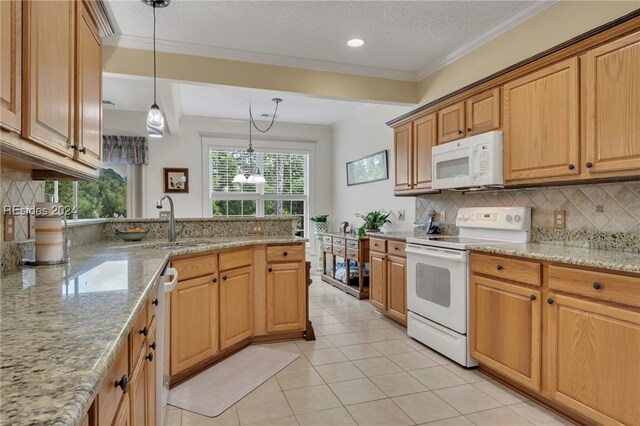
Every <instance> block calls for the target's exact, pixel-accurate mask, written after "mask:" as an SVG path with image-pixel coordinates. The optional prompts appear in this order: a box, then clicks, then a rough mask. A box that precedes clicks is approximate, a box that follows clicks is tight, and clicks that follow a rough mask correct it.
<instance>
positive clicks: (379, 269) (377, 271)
mask: <svg viewBox="0 0 640 426" xmlns="http://www.w3.org/2000/svg"><path fill="white" fill-rule="evenodd" d="M369 303H371V304H372V305H373V306H375V307H376V308H378V309H383V310H386V309H387V255H386V254H384V253H377V252H374V251H372V252H370V254H369Z"/></svg>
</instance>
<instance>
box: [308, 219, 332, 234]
mask: <svg viewBox="0 0 640 426" xmlns="http://www.w3.org/2000/svg"><path fill="white" fill-rule="evenodd" d="M328 217H329V215H328V214H319V215H316V216H313V217H312V218H311V221H312V222H313V226H314V227H315V233H316V234H321V233H323V232H327V231H328V230H329V223H328V222H327V218H328Z"/></svg>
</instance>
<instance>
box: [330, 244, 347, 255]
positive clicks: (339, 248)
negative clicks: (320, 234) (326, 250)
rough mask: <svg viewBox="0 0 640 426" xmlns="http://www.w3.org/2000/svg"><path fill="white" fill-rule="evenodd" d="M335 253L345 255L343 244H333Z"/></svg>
mask: <svg viewBox="0 0 640 426" xmlns="http://www.w3.org/2000/svg"><path fill="white" fill-rule="evenodd" d="M333 254H334V255H336V256H340V257H344V255H345V249H344V247H343V246H337V245H335V244H334V245H333Z"/></svg>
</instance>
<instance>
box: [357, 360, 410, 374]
mask: <svg viewBox="0 0 640 426" xmlns="http://www.w3.org/2000/svg"><path fill="white" fill-rule="evenodd" d="M353 364H354V365H355V366H356V367H358V369H359V370H360V371H362V372H363V373H364V374H366V375H367V376H379V375H381V374H387V373H397V372H401V371H402V368H400V367H398V366H397V365H396V364H394V363H393V362H392V361H391V360H390V359H389V358H387V357H378V358H367V359H360V360H358V361H353Z"/></svg>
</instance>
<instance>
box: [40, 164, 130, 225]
mask: <svg viewBox="0 0 640 426" xmlns="http://www.w3.org/2000/svg"><path fill="white" fill-rule="evenodd" d="M44 193H45V194H47V195H54V196H55V195H57V200H58V202H59V203H60V204H62V205H63V206H65V207H66V209H65V211H66V212H67V214H66V218H67V219H68V220H76V219H96V218H107V217H126V216H127V178H126V177H124V176H121V175H120V174H119V173H118V172H116V171H115V170H113V169H102V170H100V177H99V178H98V180H96V181H91V182H84V181H83V182H77V181H69V180H65V181H53V180H47V181H45V187H44Z"/></svg>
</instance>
